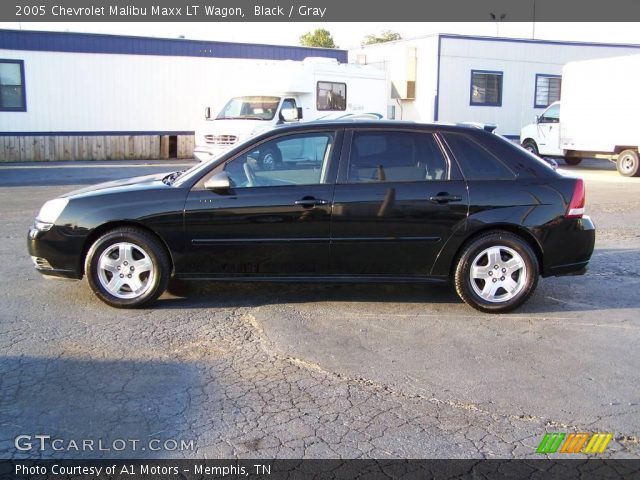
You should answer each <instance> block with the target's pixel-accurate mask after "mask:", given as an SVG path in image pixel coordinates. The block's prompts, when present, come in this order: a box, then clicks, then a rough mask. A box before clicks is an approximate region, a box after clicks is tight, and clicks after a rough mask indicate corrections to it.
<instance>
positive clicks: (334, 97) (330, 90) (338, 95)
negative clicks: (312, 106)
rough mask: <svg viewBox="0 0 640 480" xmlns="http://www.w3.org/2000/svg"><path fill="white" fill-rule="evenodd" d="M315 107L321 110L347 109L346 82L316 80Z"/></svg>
mask: <svg viewBox="0 0 640 480" xmlns="http://www.w3.org/2000/svg"><path fill="white" fill-rule="evenodd" d="M316 107H317V108H318V110H321V111H325V110H326V111H343V110H346V109H347V84H346V83H337V82H318V87H317V91H316Z"/></svg>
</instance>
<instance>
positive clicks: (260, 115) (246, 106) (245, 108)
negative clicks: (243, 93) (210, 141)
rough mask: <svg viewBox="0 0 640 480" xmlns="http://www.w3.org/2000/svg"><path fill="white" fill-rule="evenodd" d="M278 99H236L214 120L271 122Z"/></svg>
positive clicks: (276, 108) (230, 101) (229, 102)
mask: <svg viewBox="0 0 640 480" xmlns="http://www.w3.org/2000/svg"><path fill="white" fill-rule="evenodd" d="M279 103H280V97H236V98H232V99H231V100H229V101H228V102H227V104H226V105H225V106H224V108H223V109H222V110H221V111H220V113H219V114H218V116H217V117H216V120H273V117H274V116H275V114H276V111H277V110H278V104H279Z"/></svg>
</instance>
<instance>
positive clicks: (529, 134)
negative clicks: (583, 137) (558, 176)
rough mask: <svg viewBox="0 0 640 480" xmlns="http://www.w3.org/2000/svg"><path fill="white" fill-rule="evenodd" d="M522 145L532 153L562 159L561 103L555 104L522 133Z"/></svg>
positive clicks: (526, 126)
mask: <svg viewBox="0 0 640 480" xmlns="http://www.w3.org/2000/svg"><path fill="white" fill-rule="evenodd" d="M520 144H521V145H522V146H523V147H524V148H526V149H527V150H529V151H530V152H531V153H534V154H536V155H541V156H546V157H562V156H564V151H563V149H562V148H561V146H560V102H554V103H552V104H551V105H549V106H548V107H547V109H546V110H545V111H544V112H543V113H542V115H539V116H538V117H537V118H536V121H535V123H530V124H529V125H525V126H524V127H523V128H522V130H521V131H520Z"/></svg>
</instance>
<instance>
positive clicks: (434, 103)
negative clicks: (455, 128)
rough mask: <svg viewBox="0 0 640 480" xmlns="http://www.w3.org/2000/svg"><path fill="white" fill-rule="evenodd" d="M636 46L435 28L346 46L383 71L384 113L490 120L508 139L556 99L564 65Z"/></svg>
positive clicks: (629, 50)
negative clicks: (426, 32)
mask: <svg viewBox="0 0 640 480" xmlns="http://www.w3.org/2000/svg"><path fill="white" fill-rule="evenodd" d="M639 52H640V45H623V44H602V43H584V42H563V41H546V40H527V39H513V38H496V37H476V36H465V35H449V34H439V35H430V36H426V37H421V38H415V39H407V40H399V41H395V42H389V43H383V44H376V45H369V46H365V47H362V48H357V49H353V50H351V51H350V52H349V61H350V62H357V63H361V64H370V65H377V66H379V67H380V68H384V69H385V70H386V71H387V76H388V78H389V81H390V88H389V106H390V112H389V117H390V118H395V119H403V120H419V121H425V122H429V121H443V122H481V123H487V124H496V125H497V126H498V129H497V132H498V133H500V134H502V135H505V136H507V137H509V138H514V139H515V138H517V137H518V135H519V133H520V128H521V127H522V126H523V125H525V124H528V123H531V122H532V121H533V120H534V118H535V115H538V114H540V113H542V111H543V110H544V108H546V107H547V106H548V105H549V104H550V103H552V102H553V101H555V100H558V99H559V96H560V91H561V83H562V79H561V74H562V67H563V65H564V64H565V63H567V62H569V61H573V60H586V59H591V58H603V57H613V56H620V55H625V54H634V53H639ZM623 74H624V72H611V75H623ZM594 95H606V92H594Z"/></svg>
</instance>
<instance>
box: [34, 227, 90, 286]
mask: <svg viewBox="0 0 640 480" xmlns="http://www.w3.org/2000/svg"><path fill="white" fill-rule="evenodd" d="M82 245H83V242H82V239H81V238H79V237H75V236H69V235H66V234H65V233H64V231H63V230H62V229H61V228H60V227H57V226H55V225H53V226H52V227H51V228H50V229H48V230H43V229H41V228H37V227H35V226H32V227H31V228H30V229H29V232H28V234H27V249H28V251H29V255H31V260H32V261H33V263H34V266H35V268H36V270H37V271H39V272H40V273H41V274H43V275H47V276H53V277H62V278H73V279H78V280H79V279H81V278H82V275H83V268H82Z"/></svg>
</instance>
